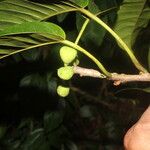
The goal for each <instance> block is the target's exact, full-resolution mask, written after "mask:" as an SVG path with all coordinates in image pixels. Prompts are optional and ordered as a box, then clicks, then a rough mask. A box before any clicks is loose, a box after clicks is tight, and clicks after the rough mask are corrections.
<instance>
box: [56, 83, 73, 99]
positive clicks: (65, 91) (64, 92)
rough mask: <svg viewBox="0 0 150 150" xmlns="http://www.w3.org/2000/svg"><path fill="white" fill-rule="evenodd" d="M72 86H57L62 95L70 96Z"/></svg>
mask: <svg viewBox="0 0 150 150" xmlns="http://www.w3.org/2000/svg"><path fill="white" fill-rule="evenodd" d="M69 91H70V88H68V87H64V86H61V85H59V86H58V87H57V94H58V95H59V96H61V97H66V96H68V94H69Z"/></svg>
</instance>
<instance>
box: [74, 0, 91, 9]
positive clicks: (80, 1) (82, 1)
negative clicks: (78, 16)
mask: <svg viewBox="0 0 150 150" xmlns="http://www.w3.org/2000/svg"><path fill="white" fill-rule="evenodd" d="M71 1H72V2H74V3H75V4H77V5H78V6H80V7H86V6H88V4H89V1H90V0H71Z"/></svg>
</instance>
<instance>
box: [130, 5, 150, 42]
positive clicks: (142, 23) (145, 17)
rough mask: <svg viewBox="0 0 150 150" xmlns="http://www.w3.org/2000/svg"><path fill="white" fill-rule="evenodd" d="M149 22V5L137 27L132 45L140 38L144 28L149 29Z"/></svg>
mask: <svg viewBox="0 0 150 150" xmlns="http://www.w3.org/2000/svg"><path fill="white" fill-rule="evenodd" d="M149 20H150V7H149V6H148V4H146V6H145V8H144V9H143V11H142V13H141V15H140V17H139V19H138V22H137V24H136V26H135V30H134V33H133V37H132V43H134V42H135V40H136V37H137V36H138V33H139V32H140V31H141V30H142V29H143V28H145V27H147V25H148V23H149Z"/></svg>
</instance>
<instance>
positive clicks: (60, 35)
mask: <svg viewBox="0 0 150 150" xmlns="http://www.w3.org/2000/svg"><path fill="white" fill-rule="evenodd" d="M29 33H36V34H41V35H44V36H46V37H48V38H50V39H54V40H57V39H65V32H64V31H63V30H62V29H61V28H60V27H59V26H58V25H55V24H53V23H49V22H24V23H22V24H17V25H13V26H10V27H7V28H5V29H4V30H1V31H0V36H6V35H16V34H29Z"/></svg>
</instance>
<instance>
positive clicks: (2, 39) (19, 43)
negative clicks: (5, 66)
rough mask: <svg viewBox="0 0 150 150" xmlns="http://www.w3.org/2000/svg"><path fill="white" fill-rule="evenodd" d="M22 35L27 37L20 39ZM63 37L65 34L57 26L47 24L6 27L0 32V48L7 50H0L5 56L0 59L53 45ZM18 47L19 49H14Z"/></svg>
mask: <svg viewBox="0 0 150 150" xmlns="http://www.w3.org/2000/svg"><path fill="white" fill-rule="evenodd" d="M22 34H23V35H28V37H22ZM31 34H32V35H31ZM13 35H14V37H13ZM17 35H19V36H18V37H17ZM65 37H66V35H65V32H64V31H63V30H62V29H61V28H60V27H59V26H58V25H55V24H53V23H49V22H24V23H22V24H16V25H13V26H9V27H6V28H5V29H3V30H1V31H0V46H6V47H7V49H6V52H5V49H2V50H1V49H0V54H7V55H2V56H1V57H0V59H1V58H4V57H7V56H9V55H12V54H15V53H18V52H22V51H25V50H28V49H32V48H35V47H39V46H43V45H46V44H47V43H48V44H51V43H55V41H58V40H63V39H65ZM12 47H14V48H13V51H11V50H12ZM19 47H21V49H19V50H18V49H16V48H19ZM8 52H10V53H8Z"/></svg>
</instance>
